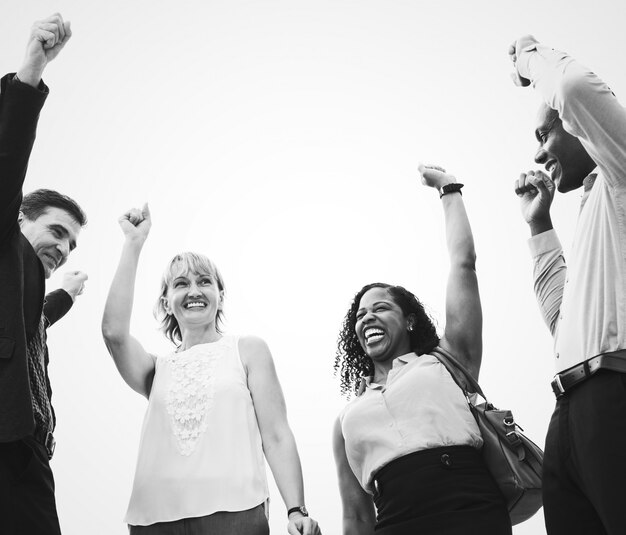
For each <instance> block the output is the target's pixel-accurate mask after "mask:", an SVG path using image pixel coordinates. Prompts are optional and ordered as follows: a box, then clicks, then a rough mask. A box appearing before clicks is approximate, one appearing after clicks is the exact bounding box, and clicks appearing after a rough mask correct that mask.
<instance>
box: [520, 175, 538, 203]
mask: <svg viewBox="0 0 626 535" xmlns="http://www.w3.org/2000/svg"><path fill="white" fill-rule="evenodd" d="M534 174H535V172H534V171H528V173H521V174H520V176H519V179H518V180H516V181H515V194H516V195H517V196H518V197H523V196H524V195H526V194H527V193H533V194H535V195H536V194H537V188H536V187H535V186H534V185H533V184H532V183H531V182H530V180H529V177H531V176H533V175H534Z"/></svg>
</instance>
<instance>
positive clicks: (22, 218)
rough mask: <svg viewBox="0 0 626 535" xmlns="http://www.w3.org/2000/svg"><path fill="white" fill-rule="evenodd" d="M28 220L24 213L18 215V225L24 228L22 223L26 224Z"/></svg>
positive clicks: (20, 212)
mask: <svg viewBox="0 0 626 535" xmlns="http://www.w3.org/2000/svg"><path fill="white" fill-rule="evenodd" d="M25 218H26V216H25V215H24V212H22V211H21V210H20V211H19V212H18V214H17V223H18V224H19V225H20V226H22V223H24V219H25Z"/></svg>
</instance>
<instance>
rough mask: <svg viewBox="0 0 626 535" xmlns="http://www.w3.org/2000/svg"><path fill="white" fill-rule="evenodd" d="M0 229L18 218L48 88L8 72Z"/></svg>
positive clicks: (0, 150) (1, 102)
mask: <svg viewBox="0 0 626 535" xmlns="http://www.w3.org/2000/svg"><path fill="white" fill-rule="evenodd" d="M0 86H1V87H0V227H1V229H0V232H1V231H4V230H5V229H6V228H7V226H9V225H14V224H15V221H16V219H17V214H18V211H19V207H20V203H21V199H22V186H23V184H24V179H25V177H26V169H27V167H28V160H29V158H30V154H31V151H32V148H33V144H34V142H35V135H36V130H37V122H38V120H39V112H40V111H41V108H42V106H43V104H44V102H45V100H46V97H47V94H48V92H47V88H46V87H45V86H42V88H41V90H37V89H33V88H31V87H28V86H26V85H25V84H21V83H19V82H15V81H13V80H12V75H10V74H9V75H6V76H4V77H3V78H2V80H1V81H0Z"/></svg>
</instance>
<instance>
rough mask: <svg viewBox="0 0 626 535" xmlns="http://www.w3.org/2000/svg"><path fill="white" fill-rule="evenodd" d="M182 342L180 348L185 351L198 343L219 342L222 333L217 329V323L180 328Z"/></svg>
mask: <svg viewBox="0 0 626 535" xmlns="http://www.w3.org/2000/svg"><path fill="white" fill-rule="evenodd" d="M180 333H181V338H182V343H181V344H180V347H179V350H180V351H185V350H186V349H189V348H190V347H193V346H195V345H198V344H208V343H211V342H217V341H218V340H219V339H220V338H221V337H222V335H221V334H220V333H218V332H217V331H216V330H215V324H214V323H211V324H210V325H202V326H193V327H185V328H181V330H180Z"/></svg>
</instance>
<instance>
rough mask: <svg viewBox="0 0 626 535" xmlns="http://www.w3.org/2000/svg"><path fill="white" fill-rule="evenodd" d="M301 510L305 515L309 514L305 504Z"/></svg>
mask: <svg viewBox="0 0 626 535" xmlns="http://www.w3.org/2000/svg"><path fill="white" fill-rule="evenodd" d="M300 512H301V513H302V514H303V515H304V516H309V512H308V511H307V510H306V507H305V506H304V505H303V506H302V507H300Z"/></svg>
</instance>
